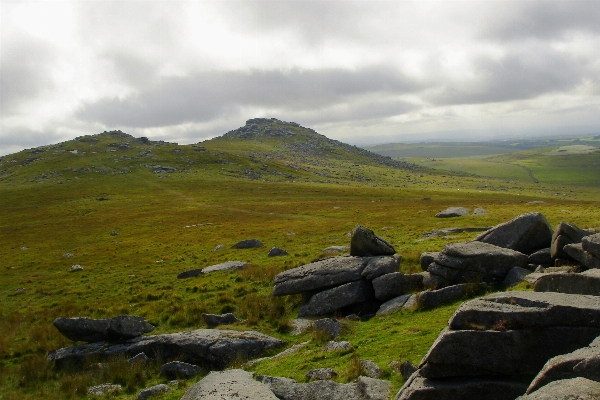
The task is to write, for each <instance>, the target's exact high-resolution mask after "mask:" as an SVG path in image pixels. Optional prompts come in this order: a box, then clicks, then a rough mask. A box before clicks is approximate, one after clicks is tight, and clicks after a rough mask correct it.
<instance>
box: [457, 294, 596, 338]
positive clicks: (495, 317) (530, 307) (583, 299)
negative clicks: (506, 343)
mask: <svg viewBox="0 0 600 400" xmlns="http://www.w3.org/2000/svg"><path fill="white" fill-rule="evenodd" d="M448 326H449V327H450V329H452V330H466V329H469V330H473V329H475V330H490V329H499V330H500V329H503V330H507V329H523V328H545V327H552V326H572V327H593V328H600V297H596V296H580V295H574V294H564V293H555V292H518V291H513V292H500V293H493V294H490V295H488V296H484V297H480V298H477V299H473V300H470V301H468V302H465V303H463V304H461V305H460V307H458V309H457V310H456V312H455V313H454V315H453V316H452V317H451V318H450V321H449V323H448Z"/></svg>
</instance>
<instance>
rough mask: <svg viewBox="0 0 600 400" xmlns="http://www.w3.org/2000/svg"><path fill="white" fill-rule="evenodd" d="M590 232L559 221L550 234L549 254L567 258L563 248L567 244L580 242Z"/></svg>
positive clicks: (553, 256)
mask: <svg viewBox="0 0 600 400" xmlns="http://www.w3.org/2000/svg"><path fill="white" fill-rule="evenodd" d="M592 234H593V232H588V231H585V230H583V229H581V228H578V227H577V226H575V225H573V224H570V223H568V222H561V223H560V224H558V226H557V227H556V229H555V230H554V233H553V234H552V241H551V246H550V255H551V256H552V258H569V255H568V254H567V253H566V252H564V251H563V248H564V247H565V246H566V245H568V244H572V243H580V242H581V240H582V239H583V238H584V237H585V236H588V235H592Z"/></svg>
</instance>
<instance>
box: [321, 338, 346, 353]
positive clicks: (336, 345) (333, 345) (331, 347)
mask: <svg viewBox="0 0 600 400" xmlns="http://www.w3.org/2000/svg"><path fill="white" fill-rule="evenodd" d="M351 347H352V343H350V342H347V341H345V340H344V341H341V342H336V341H335V340H332V341H330V342H327V344H326V345H325V347H323V351H342V350H348V349H349V348H351Z"/></svg>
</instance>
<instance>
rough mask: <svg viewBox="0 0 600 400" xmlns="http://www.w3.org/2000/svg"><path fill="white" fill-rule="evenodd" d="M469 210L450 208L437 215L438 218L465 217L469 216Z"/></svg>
mask: <svg viewBox="0 0 600 400" xmlns="http://www.w3.org/2000/svg"><path fill="white" fill-rule="evenodd" d="M469 211H470V210H469V209H468V208H465V207H448V208H446V209H445V210H443V211H440V212H439V213H437V214H435V216H436V218H454V217H464V216H465V215H469Z"/></svg>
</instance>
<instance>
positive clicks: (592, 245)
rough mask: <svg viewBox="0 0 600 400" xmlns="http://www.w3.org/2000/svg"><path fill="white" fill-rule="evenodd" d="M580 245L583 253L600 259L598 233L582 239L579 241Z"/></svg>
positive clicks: (599, 234)
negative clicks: (585, 252)
mask: <svg viewBox="0 0 600 400" xmlns="http://www.w3.org/2000/svg"><path fill="white" fill-rule="evenodd" d="M581 245H582V246H583V249H584V250H585V251H587V252H589V253H591V254H592V255H594V256H596V257H598V258H600V233H596V234H594V235H590V236H586V237H584V238H583V239H581Z"/></svg>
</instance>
